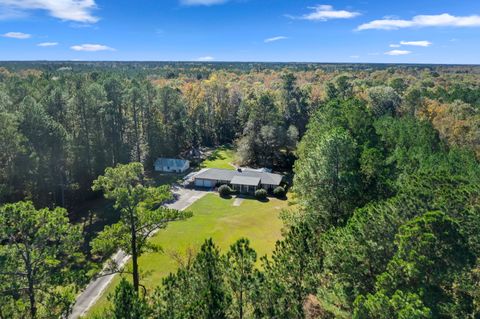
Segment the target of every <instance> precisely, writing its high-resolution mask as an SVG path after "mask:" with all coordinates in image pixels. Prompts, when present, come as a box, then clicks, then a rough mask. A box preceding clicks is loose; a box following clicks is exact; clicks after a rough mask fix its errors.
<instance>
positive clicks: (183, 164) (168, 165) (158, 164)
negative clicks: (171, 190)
mask: <svg viewBox="0 0 480 319" xmlns="http://www.w3.org/2000/svg"><path fill="white" fill-rule="evenodd" d="M154 168H155V171H157V172H171V173H183V172H185V171H186V170H187V169H189V168H190V162H189V161H188V160H184V159H178V158H158V159H157V160H156V161H155V163H154Z"/></svg>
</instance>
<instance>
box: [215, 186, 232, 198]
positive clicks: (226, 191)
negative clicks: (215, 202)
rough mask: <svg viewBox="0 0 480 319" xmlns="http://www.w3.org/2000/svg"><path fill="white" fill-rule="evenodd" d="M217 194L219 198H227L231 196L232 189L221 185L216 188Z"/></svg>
mask: <svg viewBox="0 0 480 319" xmlns="http://www.w3.org/2000/svg"><path fill="white" fill-rule="evenodd" d="M218 193H219V194H220V196H221V197H228V196H230V195H231V194H232V189H231V188H230V187H228V185H222V186H220V187H219V188H218Z"/></svg>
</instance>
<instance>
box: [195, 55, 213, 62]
mask: <svg viewBox="0 0 480 319" xmlns="http://www.w3.org/2000/svg"><path fill="white" fill-rule="evenodd" d="M213 60H215V58H214V57H213V56H209V55H207V56H202V57H199V58H198V59H197V61H202V62H206V61H213Z"/></svg>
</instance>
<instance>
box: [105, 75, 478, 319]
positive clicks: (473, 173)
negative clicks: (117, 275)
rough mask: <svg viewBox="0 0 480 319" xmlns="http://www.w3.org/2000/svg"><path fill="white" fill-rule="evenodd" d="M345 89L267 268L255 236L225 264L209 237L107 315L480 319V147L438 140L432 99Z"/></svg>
mask: <svg viewBox="0 0 480 319" xmlns="http://www.w3.org/2000/svg"><path fill="white" fill-rule="evenodd" d="M349 83H350V81H349V80H348V79H339V80H338V81H337V82H334V83H332V84H331V85H329V86H327V88H328V90H329V91H328V92H327V94H328V95H329V96H330V98H329V99H328V100H327V101H325V102H324V103H322V104H321V105H319V107H318V109H317V110H316V111H315V114H314V115H313V117H312V119H311V121H310V123H309V124H308V126H307V131H306V134H305V136H304V137H303V139H302V141H301V143H300V145H299V147H298V150H297V155H298V160H297V161H296V162H295V168H294V171H295V178H294V186H293V191H294V192H295V200H296V202H297V204H298V206H297V207H298V209H292V210H291V211H289V212H285V213H284V214H283V217H284V220H285V223H286V225H287V229H286V232H285V238H284V239H283V240H282V241H279V242H278V243H277V245H276V248H275V250H274V252H273V253H272V256H271V257H269V258H268V257H263V258H261V263H262V267H261V268H260V269H258V268H256V267H255V263H256V261H257V255H256V253H255V252H254V251H253V250H252V248H251V247H250V246H249V243H248V241H247V240H240V241H238V242H237V243H235V244H234V245H232V247H231V248H230V250H229V251H227V252H225V253H224V254H223V255H222V254H221V253H220V251H219V249H218V247H217V246H215V243H213V242H212V241H211V240H207V241H206V242H205V244H204V245H203V246H202V248H201V249H200V251H199V252H198V254H197V255H196V256H195V258H193V259H188V260H186V261H185V263H184V264H183V265H182V266H181V267H180V269H179V270H178V271H177V272H176V273H175V274H171V275H170V276H168V277H167V278H165V279H163V280H162V282H159V283H158V284H159V288H158V289H157V291H156V292H155V293H154V294H151V293H150V294H147V295H144V294H143V293H137V292H136V291H135V290H134V289H133V288H132V287H131V285H130V284H129V283H128V282H127V281H123V282H122V283H121V284H120V285H119V286H118V288H117V289H116V291H115V294H114V295H112V297H111V301H112V305H111V307H110V308H109V309H108V310H107V311H106V312H105V314H104V315H103V316H100V317H102V318H103V317H104V318H126V317H128V316H129V315H132V314H134V317H136V318H193V317H195V318H299V319H300V318H385V319H387V318H476V317H478V316H479V315H480V308H479V306H478V305H479V302H480V295H479V293H478V292H479V288H480V279H479V276H478V274H479V271H480V268H479V267H480V266H479V257H480V235H479V234H480V203H479V201H478V199H479V198H480V165H479V162H478V160H477V158H476V156H475V152H474V151H473V150H472V147H471V146H472V145H470V146H468V143H466V144H463V143H458V144H457V143H456V142H455V141H453V142H452V141H451V140H448V139H445V138H443V136H442V134H441V132H440V131H439V130H437V129H436V125H435V123H432V122H430V121H429V119H430V118H428V117H426V116H425V112H427V110H428V108H430V107H432V106H431V104H430V102H429V100H427V99H424V98H422V99H424V100H423V101H422V102H421V103H412V104H410V103H409V98H408V97H406V96H405V94H401V93H400V92H397V91H396V90H395V89H394V88H392V87H390V86H389V87H387V86H381V87H373V88H370V89H368V90H366V95H365V98H359V97H358V96H355V95H354V93H353V92H354V90H355V88H354V87H352V86H350V85H349ZM437 103H444V102H440V101H437ZM454 103H455V104H459V103H465V102H454ZM469 107H471V108H472V109H476V106H472V105H469ZM473 114H474V115H475V114H476V113H475V112H473ZM457 115H458V114H457ZM477 123H478V122H477ZM469 129H471V127H469ZM473 146H475V145H473Z"/></svg>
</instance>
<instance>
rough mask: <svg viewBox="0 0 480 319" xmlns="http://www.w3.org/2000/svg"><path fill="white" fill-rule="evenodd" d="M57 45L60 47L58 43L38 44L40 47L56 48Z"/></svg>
mask: <svg viewBox="0 0 480 319" xmlns="http://www.w3.org/2000/svg"><path fill="white" fill-rule="evenodd" d="M56 45H58V42H42V43H39V44H37V46H39V47H54V46H56Z"/></svg>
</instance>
